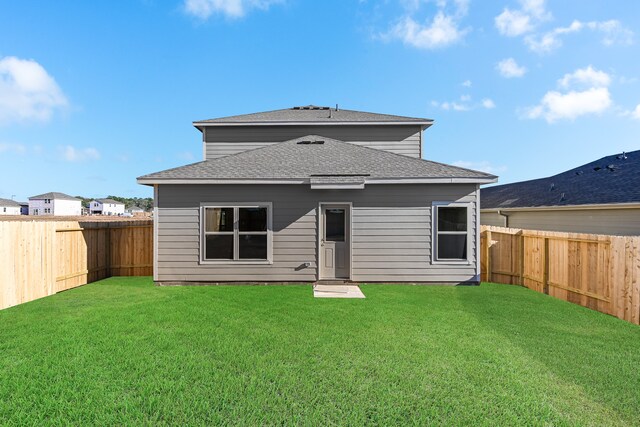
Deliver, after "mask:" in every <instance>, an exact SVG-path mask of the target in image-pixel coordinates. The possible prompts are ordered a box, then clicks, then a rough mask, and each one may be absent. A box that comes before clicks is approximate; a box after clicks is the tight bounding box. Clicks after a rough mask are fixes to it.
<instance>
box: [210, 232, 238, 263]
mask: <svg viewBox="0 0 640 427" xmlns="http://www.w3.org/2000/svg"><path fill="white" fill-rule="evenodd" d="M205 239H206V244H205V251H204V258H205V259H233V234H207V235H206V236H205Z"/></svg>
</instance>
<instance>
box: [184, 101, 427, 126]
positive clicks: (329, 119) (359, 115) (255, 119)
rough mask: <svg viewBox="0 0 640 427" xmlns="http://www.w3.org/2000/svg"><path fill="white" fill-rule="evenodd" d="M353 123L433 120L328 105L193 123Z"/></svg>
mask: <svg viewBox="0 0 640 427" xmlns="http://www.w3.org/2000/svg"><path fill="white" fill-rule="evenodd" d="M298 122H317V123H337V124H339V123H341V122H347V123H353V122H363V123H370V122H382V123H393V122H412V123H413V122H415V123H416V124H431V123H432V122H433V120H430V119H423V118H418V117H403V116H395V115H391V114H378V113H368V112H365V111H354V110H343V109H338V110H336V109H335V108H330V107H316V106H313V105H309V106H306V107H293V108H285V109H282V110H274V111H265V112H261V113H252V114H242V115H238V116H229V117H220V118H216V119H209V120H198V121H196V122H194V123H195V124H225V123H231V124H238V123H246V124H260V123H284V124H286V123H298Z"/></svg>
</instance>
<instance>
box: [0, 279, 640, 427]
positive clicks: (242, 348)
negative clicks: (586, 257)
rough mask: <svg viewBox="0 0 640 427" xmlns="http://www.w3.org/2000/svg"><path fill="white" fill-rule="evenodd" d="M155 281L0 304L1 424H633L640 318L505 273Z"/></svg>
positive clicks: (115, 282)
mask: <svg viewBox="0 0 640 427" xmlns="http://www.w3.org/2000/svg"><path fill="white" fill-rule="evenodd" d="M362 289H363V291H364V293H365V295H366V296H367V299H364V300H328V299H321V300H316V299H313V298H312V297H311V294H312V292H311V288H310V287H309V286H246V287H242V286H218V287H197V286H193V287H155V286H153V284H152V281H151V280H150V279H148V278H111V279H108V280H104V281H101V282H97V283H94V284H91V285H87V286H84V287H81V288H78V289H74V290H71V291H67V292H64V293H61V294H58V295H55V296H52V297H48V298H44V299H41V300H38V301H34V302H31V303H28V304H24V305H21V306H17V307H13V308H10V309H7V310H3V311H0V423H1V424H16V425H25V424H29V425H42V424H72V425H79V424H102V425H125V424H138V425H139V424H200V425H205V424H207V425H210V424H213V423H216V424H223V423H226V424H244V425H258V424H287V425H288V424H305V425H327V424H350V425H360V424H378V425H394V424H395V425H397V424H417V425H425V424H427V423H438V424H451V425H461V424H474V425H475V424H486V425H495V424H501V425H515V424H536V425H543V424H546V425H632V424H638V423H639V422H640V415H639V414H640V328H639V327H638V326H634V325H631V324H629V323H625V322H623V321H621V320H618V319H615V318H613V317H610V316H606V315H603V314H600V313H597V312H593V311H590V310H587V309H585V308H582V307H579V306H575V305H571V304H569V303H566V302H562V301H559V300H555V299H553V298H550V297H547V296H544V295H541V294H537V293H534V292H532V291H529V290H527V289H523V288H519V287H515V286H507V285H495V284H483V285H481V286H479V287H439V286H431V287H429V286H397V285H395V286H383V285H369V286H363V287H362Z"/></svg>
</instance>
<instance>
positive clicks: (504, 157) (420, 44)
mask: <svg viewBox="0 0 640 427" xmlns="http://www.w3.org/2000/svg"><path fill="white" fill-rule="evenodd" d="M638 29H640V3H638V4H636V2H634V1H626V0H609V1H600V0H590V1H584V0H562V1H561V0H556V1H552V0H549V1H546V2H545V1H542V0H499V1H482V2H480V1H479V0H431V1H426V0H405V1H402V0H388V1H377V2H375V1H369V0H361V1H355V0H354V1H346V0H335V1H333V0H325V1H303V0H282V1H277V0H276V1H274V0H165V1H153V0H139V1H135V0H132V1H128V2H66V1H62V0H61V1H56V2H49V1H42V2H35V1H28V0H23V1H20V2H3V3H2V5H0V197H4V198H11V197H12V196H13V195H15V198H16V200H24V199H26V198H27V197H28V196H31V195H35V194H39V193H43V192H47V191H61V192H65V193H69V194H73V195H85V196H87V197H98V196H106V195H108V194H114V195H122V196H150V195H151V193H152V192H151V190H150V189H149V188H148V187H144V186H140V185H137V184H136V182H135V177H136V176H139V175H143V174H145V173H149V172H153V171H158V170H162V169H166V168H169V167H174V166H178V165H182V164H186V163H191V162H194V161H198V160H200V159H201V157H202V148H201V140H200V133H199V132H198V131H197V130H196V129H195V128H193V127H192V125H191V122H192V121H194V120H198V119H206V118H212V117H219V116H226V115H233V114H242V113H250V112H256V111H264V110H272V109H278V108H286V107H290V106H294V105H306V104H316V105H330V106H334V105H335V104H336V103H339V104H340V106H341V107H343V108H347V109H355V110H365V111H373V112H382V113H391V114H399V115H408V116H418V117H428V118H432V119H435V121H436V124H435V125H434V126H433V127H431V128H430V129H428V130H427V131H426V133H425V138H424V140H425V146H424V149H423V152H424V156H425V157H426V158H428V159H433V160H437V161H441V162H446V163H453V164H458V165H462V166H467V167H472V168H478V169H483V170H488V171H490V172H492V173H495V174H498V175H500V182H501V183H508V182H513V181H519V180H524V179H532V178H536V177H541V176H546V175H550V174H553V173H557V172H561V171H563V170H566V169H568V168H571V167H573V166H577V165H579V164H582V163H586V162H588V161H591V160H593V159H595V158H598V157H602V156H605V155H609V154H613V153H616V152H620V151H623V150H626V151H632V150H637V149H640V138H639V136H640V80H639V78H640V49H639V48H638V47H639V43H640V34H638V32H637V31H640V30H638Z"/></svg>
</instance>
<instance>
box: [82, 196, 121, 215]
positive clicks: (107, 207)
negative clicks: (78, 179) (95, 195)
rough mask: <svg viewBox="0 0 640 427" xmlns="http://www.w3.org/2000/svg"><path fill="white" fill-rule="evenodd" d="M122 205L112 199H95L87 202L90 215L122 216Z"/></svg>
mask: <svg viewBox="0 0 640 427" xmlns="http://www.w3.org/2000/svg"><path fill="white" fill-rule="evenodd" d="M123 213H124V203H121V202H118V201H116V200H113V199H95V200H92V201H91V202H89V214H90V215H109V216H110V215H122V214H123Z"/></svg>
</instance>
